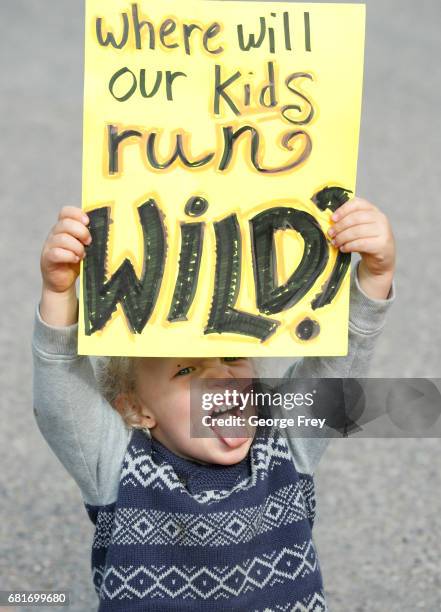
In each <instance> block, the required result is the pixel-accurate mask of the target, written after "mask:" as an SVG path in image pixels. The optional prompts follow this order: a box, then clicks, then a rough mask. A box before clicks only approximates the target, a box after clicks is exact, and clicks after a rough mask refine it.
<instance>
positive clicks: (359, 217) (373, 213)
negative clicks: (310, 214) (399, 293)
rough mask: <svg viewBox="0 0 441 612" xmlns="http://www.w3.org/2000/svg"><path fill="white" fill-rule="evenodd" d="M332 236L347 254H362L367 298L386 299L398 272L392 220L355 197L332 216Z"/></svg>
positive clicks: (362, 281) (361, 271)
mask: <svg viewBox="0 0 441 612" xmlns="http://www.w3.org/2000/svg"><path fill="white" fill-rule="evenodd" d="M331 218H332V220H333V221H334V222H335V223H334V225H333V226H332V227H331V228H330V229H329V231H328V234H329V236H330V237H331V238H332V243H333V244H334V246H336V247H337V248H339V249H340V250H341V251H342V252H343V253H355V252H358V253H360V255H361V258H362V261H361V262H360V266H359V270H358V271H359V282H360V285H361V287H362V289H363V291H365V293H366V294H367V295H369V296H370V297H372V298H374V299H386V298H387V296H388V294H389V291H390V287H391V283H392V279H393V275H394V270H395V240H394V236H393V233H392V228H391V226H390V223H389V220H388V218H387V217H386V215H385V214H384V213H382V212H381V211H380V210H379V209H378V208H377V207H376V206H374V205H373V204H371V203H370V202H367V201H366V200H362V199H360V198H354V199H352V200H349V201H348V202H346V203H345V204H343V205H342V206H341V207H340V208H338V209H337V210H336V211H335V213H334V214H333V215H332V217H331Z"/></svg>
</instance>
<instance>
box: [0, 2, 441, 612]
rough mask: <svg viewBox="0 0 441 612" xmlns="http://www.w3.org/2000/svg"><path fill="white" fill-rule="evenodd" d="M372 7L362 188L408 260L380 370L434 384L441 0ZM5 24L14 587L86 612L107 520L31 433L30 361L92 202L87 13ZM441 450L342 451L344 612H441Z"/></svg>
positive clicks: (48, 5)
mask: <svg viewBox="0 0 441 612" xmlns="http://www.w3.org/2000/svg"><path fill="white" fill-rule="evenodd" d="M367 5H368V30H367V59H366V80H365V98H364V114H363V125H362V135H361V154H360V161H359V183H358V192H359V194H360V195H363V196H365V197H367V198H368V199H371V200H372V201H373V202H375V203H377V204H378V205H380V206H381V207H383V208H384V210H385V211H386V212H387V213H388V214H389V215H390V218H391V220H392V222H393V226H394V228H395V233H396V236H397V240H398V253H399V267H398V272H397V277H396V278H397V288H398V294H399V298H398V299H399V301H398V302H397V304H396V306H395V307H394V311H393V313H392V315H391V317H390V320H389V324H388V327H387V330H386V331H385V333H384V336H383V337H382V339H381V342H380V345H379V348H378V352H377V354H376V357H375V362H374V367H373V369H372V372H371V375H372V376H386V377H390V376H394V377H399V376H403V377H404V376H405V377H410V376H412V377H418V376H421V377H424V376H427V377H437V376H439V375H440V356H441V348H440V346H441V326H440V323H441V314H440V313H441V309H440V304H439V295H440V288H441V280H440V271H441V270H440V265H439V255H440V251H439V244H440V230H441V223H440V221H441V205H440V204H441V202H440V193H441V180H440V176H441V173H440V157H441V130H440V126H441V124H440V114H439V113H440V106H441V104H440V103H441V96H440V84H441V67H440V61H439V58H440V52H441V40H440V34H439V27H440V23H441V4H440V2H439V0H420V1H419V2H415V1H414V0H387V2H384V1H382V0H375V1H374V0H368V2H367ZM0 14H1V37H0V39H1V40H0V42H1V46H2V53H1V58H2V62H3V66H2V73H1V87H2V96H1V113H0V125H1V129H0V134H1V170H2V178H1V182H0V192H1V206H2V220H1V229H2V241H1V244H0V249H1V261H2V272H1V274H2V291H1V293H0V300H1V302H0V305H1V309H2V312H3V313H4V315H5V316H4V321H3V325H2V327H1V331H0V346H1V367H0V388H1V395H2V408H1V410H2V418H1V425H0V453H1V455H0V456H1V475H0V493H1V508H0V538H1V539H0V547H1V550H0V590H1V589H17V588H27V589H62V588H69V589H71V591H72V593H73V598H72V601H73V603H72V606H71V608H70V609H71V610H72V612H89V611H92V610H95V609H96V600H95V595H94V592H93V590H92V586H91V578H90V574H89V552H90V543H91V537H92V524H91V523H90V522H89V519H88V518H87V516H86V513H85V511H84V510H83V507H82V505H81V498H80V494H79V492H78V491H77V489H76V485H75V484H74V482H73V481H71V480H69V479H68V478H66V475H65V473H64V471H63V469H62V467H61V465H59V464H58V462H57V460H56V458H55V457H54V456H53V455H52V454H51V451H50V450H49V449H48V447H47V446H46V444H45V442H44V440H43V439H42V437H41V435H40V433H39V432H38V430H37V427H36V424H35V423H34V420H33V415H32V397H31V376H32V372H31V353H30V338H31V325H32V318H33V312H34V308H35V305H36V302H37V299H38V295H39V289H40V280H39V255H40V250H41V246H42V243H43V241H44V239H45V237H46V235H47V233H48V231H49V228H50V227H51V226H52V225H53V223H54V222H55V220H56V215H57V213H58V210H59V208H60V207H61V205H63V204H68V203H75V204H77V203H79V202H80V186H81V182H80V180H81V176H80V168H81V109H82V59H83V55H82V36H83V15H82V3H80V2H74V1H72V0H2V2H1V7H0ZM440 451H441V444H440V441H439V440H437V439H426V440H409V439H408V440H349V441H345V442H343V441H338V442H334V444H333V446H332V448H331V450H329V452H328V454H327V456H326V460H325V461H323V463H322V465H321V467H320V469H319V472H318V475H317V489H318V497H319V499H318V501H319V515H320V516H319V519H318V522H317V528H316V540H317V544H318V548H319V552H320V556H321V563H322V568H323V572H324V577H325V581H326V586H327V591H328V594H329V601H330V604H331V607H332V610H334V612H356V611H357V612H362V611H363V612H364V611H366V612H414V611H417V610H418V611H419V610H424V611H425V612H435V611H436V610H440V609H441V582H440V569H441V562H440V552H441V544H440V533H441V518H440V517H441V513H440V506H441V497H440V490H441V470H440V468H441V461H440ZM9 609H10V608H9ZM28 609H30V608H20V610H28ZM48 610H49V608H48Z"/></svg>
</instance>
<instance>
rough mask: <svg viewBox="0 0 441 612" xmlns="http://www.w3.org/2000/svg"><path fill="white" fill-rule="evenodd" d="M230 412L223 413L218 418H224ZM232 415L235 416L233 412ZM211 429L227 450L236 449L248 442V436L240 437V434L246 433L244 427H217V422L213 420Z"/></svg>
mask: <svg viewBox="0 0 441 612" xmlns="http://www.w3.org/2000/svg"><path fill="white" fill-rule="evenodd" d="M228 414H231V413H230V412H227V413H224V415H222V416H221V417H219V418H225V417H226V416H227V415H228ZM233 414H236V412H235V411H233ZM211 429H212V430H213V431H214V433H215V434H216V435H217V437H218V438H219V439H220V440H222V442H223V443H224V444H226V445H227V446H228V447H229V448H238V447H239V446H241V445H242V444H244V443H245V442H246V441H247V440H248V436H240V437H239V434H240V433H246V432H247V430H246V428H245V427H242V426H240V425H235V426H233V425H218V424H217V420H213V422H212V424H211Z"/></svg>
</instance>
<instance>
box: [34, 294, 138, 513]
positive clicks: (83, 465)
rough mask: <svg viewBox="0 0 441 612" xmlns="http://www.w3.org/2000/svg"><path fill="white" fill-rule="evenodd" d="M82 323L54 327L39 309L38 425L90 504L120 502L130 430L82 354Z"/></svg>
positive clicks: (36, 336)
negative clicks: (79, 340)
mask: <svg viewBox="0 0 441 612" xmlns="http://www.w3.org/2000/svg"><path fill="white" fill-rule="evenodd" d="M77 334H78V324H75V325H70V326H68V327H53V326H51V325H48V324H47V323H45V322H44V321H43V320H42V318H41V316H40V310H39V305H37V308H36V311H35V318H34V329H33V337H32V355H33V404H34V415H35V419H36V421H37V425H38V427H39V429H40V431H41V433H42V435H43V437H44V438H45V439H46V441H47V443H48V444H49V446H50V448H51V449H52V451H53V452H54V453H55V455H56V456H57V457H58V459H59V460H60V461H61V463H62V464H63V465H64V467H65V468H66V470H67V471H68V472H69V474H70V475H71V476H72V477H73V478H74V480H75V481H76V483H77V484H78V486H79V488H80V491H81V494H82V496H83V499H84V501H85V502H87V503H89V504H93V505H104V504H109V503H112V502H113V501H115V499H116V496H117V487H118V482H119V474H120V471H121V465H122V460H123V456H124V452H125V449H126V448H127V444H128V441H129V435H130V430H129V429H128V428H127V427H126V425H125V423H124V421H123V420H122V418H121V416H120V415H119V414H118V412H116V410H114V409H113V408H112V407H111V406H110V404H109V403H108V402H107V401H106V400H105V399H104V398H103V396H102V395H101V394H100V393H99V391H98V388H97V383H96V379H95V372H94V370H93V367H92V363H91V360H90V359H89V357H87V356H84V355H78V354H77Z"/></svg>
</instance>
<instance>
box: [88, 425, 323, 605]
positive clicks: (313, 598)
mask: <svg viewBox="0 0 441 612" xmlns="http://www.w3.org/2000/svg"><path fill="white" fill-rule="evenodd" d="M85 506H86V509H87V511H88V514H89V516H90V518H91V520H92V521H93V523H94V524H95V525H96V531H95V537H94V542H93V548H92V571H93V580H94V584H95V588H96V590H97V593H98V596H99V598H100V606H99V612H114V611H118V612H123V611H127V612H129V611H130V612H132V611H133V612H137V611H141V610H142V611H147V610H148V611H151V612H160V611H161V612H165V611H166V612H174V611H176V612H185V611H188V612H190V611H191V612H197V611H206V612H211V611H213V612H214V611H216V612H218V611H219V610H221V611H237V612H276V611H289V612H292V611H295V612H322V611H324V610H326V604H325V599H324V591H323V583H322V577H321V573H320V567H319V563H318V559H317V554H316V550H315V546H314V543H313V541H312V535H311V530H312V526H313V521H314V507H315V501H314V485H313V480H312V477H311V476H309V475H306V474H299V473H298V472H297V470H296V468H295V466H294V463H293V460H292V456H291V454H290V453H289V450H288V446H287V443H286V440H285V438H284V437H283V436H282V435H280V433H279V432H278V431H277V430H271V431H268V430H267V429H266V430H265V429H263V428H261V429H258V430H257V433H256V437H255V439H254V441H253V443H252V445H251V447H250V451H249V453H248V455H247V457H246V458H245V459H244V460H243V461H241V462H240V463H238V464H236V465H232V466H221V465H201V464H198V463H195V462H192V461H189V460H186V459H183V458H181V457H178V456H177V455H175V454H174V453H172V452H171V451H169V450H168V449H167V448H166V447H165V446H163V445H162V444H161V443H160V442H158V441H156V440H154V439H152V438H150V436H149V435H148V433H146V432H145V431H144V430H139V429H138V430H137V429H135V430H133V433H132V435H131V438H130V442H129V444H128V447H127V450H126V454H125V457H124V461H123V465H122V470H121V477H120V482H119V490H118V497H117V500H116V502H115V503H113V504H110V505H107V506H92V505H90V504H87V503H85Z"/></svg>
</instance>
